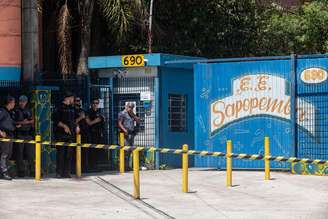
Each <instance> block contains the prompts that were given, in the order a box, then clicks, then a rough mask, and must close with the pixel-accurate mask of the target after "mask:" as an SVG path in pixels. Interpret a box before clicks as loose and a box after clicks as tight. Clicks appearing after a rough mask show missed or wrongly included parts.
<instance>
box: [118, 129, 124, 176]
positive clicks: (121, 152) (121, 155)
mask: <svg viewBox="0 0 328 219" xmlns="http://www.w3.org/2000/svg"><path fill="white" fill-rule="evenodd" d="M119 142H120V146H121V147H122V148H121V149H120V173H124V169H125V167H124V149H123V147H124V133H123V132H120V135H119Z"/></svg>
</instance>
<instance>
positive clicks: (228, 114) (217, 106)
mask: <svg viewBox="0 0 328 219" xmlns="http://www.w3.org/2000/svg"><path fill="white" fill-rule="evenodd" d="M274 59H275V60H268V59H266V60H260V59H259V60H257V61H256V60H252V61H247V60H246V59H244V60H243V59H241V60H239V61H236V60H233V62H229V61H228V60H227V62H225V61H224V60H221V61H220V63H211V64H197V65H196V66H195V81H194V84H195V106H196V107H195V136H194V137H195V149H196V150H209V151H221V152H226V141H227V140H232V141H233V152H234V153H246V154H263V153H264V150H263V142H264V137H265V136H269V137H270V140H271V142H270V143H271V145H270V150H271V155H274V156H286V157H290V156H298V157H303V158H311V159H328V116H327V115H328V80H325V81H324V82H321V83H315V84H309V83H304V81H302V80H301V73H302V72H303V71H304V70H305V69H309V68H321V69H323V70H324V71H327V70H328V58H320V57H310V56H301V57H299V58H297V59H293V58H292V57H281V60H279V58H277V57H276V58H274ZM294 66H295V67H294ZM326 74H327V72H326ZM263 77H265V78H266V79H264V80H263V81H262V84H261V85H259V84H260V83H259V78H263ZM294 81H296V83H294ZM262 88H263V89H262ZM263 98H264V100H263V102H260V101H259V100H261V99H263ZM245 99H247V101H246V102H242V103H244V105H242V104H241V102H240V100H245ZM269 99H271V100H270V101H271V102H269ZM274 100H277V102H276V103H280V102H281V103H282V104H281V106H282V107H281V108H280V107H279V106H280V105H279V104H276V105H275V107H273V103H274ZM252 101H253V104H254V107H253V108H252V106H251V104H249V102H252ZM265 101H267V102H265ZM294 101H295V107H296V109H295V107H293V102H294ZM237 103H238V104H239V105H238V104H237ZM246 103H248V107H245V108H242V110H241V106H243V107H244V106H247V104H246ZM262 103H263V105H261V104H262ZM269 103H270V104H269ZM266 104H267V105H266ZM238 107H239V109H238ZM237 109H238V110H237ZM243 110H244V111H243ZM237 111H238V113H239V114H238V113H236V112H237ZM296 121H297V123H296ZM263 164H264V162H263V161H253V160H240V159H234V160H233V166H234V167H235V168H263ZM195 166H197V167H219V168H225V159H222V158H215V157H196V158H195ZM272 167H273V168H286V167H289V164H287V163H282V162H273V163H272Z"/></svg>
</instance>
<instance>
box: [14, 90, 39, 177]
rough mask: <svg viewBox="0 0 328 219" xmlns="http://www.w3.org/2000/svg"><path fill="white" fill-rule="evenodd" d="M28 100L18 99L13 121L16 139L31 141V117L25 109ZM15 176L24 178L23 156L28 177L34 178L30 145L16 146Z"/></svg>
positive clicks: (29, 111)
mask: <svg viewBox="0 0 328 219" xmlns="http://www.w3.org/2000/svg"><path fill="white" fill-rule="evenodd" d="M27 103H28V98H27V97H26V96H25V95H22V96H20V97H19V106H18V107H17V108H16V109H14V114H13V119H14V121H15V125H16V138H17V139H24V140H33V133H32V131H33V123H34V119H33V115H32V111H31V109H29V108H28V107H27ZM15 147H16V149H17V150H16V163H17V175H18V176H19V177H24V176H25V171H24V154H25V155H26V158H27V161H28V167H29V173H30V176H34V169H35V168H34V157H35V156H34V155H35V147H34V146H33V145H32V144H16V145H15Z"/></svg>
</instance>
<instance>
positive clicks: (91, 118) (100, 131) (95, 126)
mask: <svg viewBox="0 0 328 219" xmlns="http://www.w3.org/2000/svg"><path fill="white" fill-rule="evenodd" d="M86 121H87V124H88V125H89V130H90V140H91V143H93V144H103V143H104V124H105V117H104V116H103V115H102V114H101V112H100V109H99V99H98V98H94V99H92V101H91V107H90V109H89V111H88V115H87V117H86ZM89 154H90V160H89V164H90V166H91V168H92V169H93V170H95V171H97V170H98V167H97V162H98V159H100V157H99V156H100V155H101V154H103V151H99V149H96V148H90V151H89Z"/></svg>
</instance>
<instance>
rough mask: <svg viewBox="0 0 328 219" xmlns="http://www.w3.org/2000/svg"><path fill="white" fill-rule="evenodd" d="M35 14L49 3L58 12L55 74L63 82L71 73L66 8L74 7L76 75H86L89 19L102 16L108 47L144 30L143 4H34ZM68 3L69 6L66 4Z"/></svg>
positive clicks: (94, 0)
mask: <svg viewBox="0 0 328 219" xmlns="http://www.w3.org/2000/svg"><path fill="white" fill-rule="evenodd" d="M38 2H39V6H38V8H39V11H40V12H41V13H42V4H45V3H52V4H55V5H56V8H57V9H59V13H58V17H57V41H58V45H59V51H58V55H59V70H60V72H61V74H62V76H63V78H64V79H65V78H66V77H67V75H69V74H71V73H72V72H74V70H73V65H72V60H71V59H72V54H71V50H72V48H71V26H70V25H71V20H72V18H71V15H70V8H69V5H72V4H77V8H78V14H79V17H78V20H79V26H80V42H79V44H80V46H79V47H80V54H79V57H78V60H77V61H78V62H77V63H78V64H77V69H76V74H77V75H78V76H83V75H88V74H89V71H88V56H89V50H90V38H91V37H90V35H91V22H92V18H93V16H99V15H100V16H103V17H104V18H105V20H106V22H107V27H108V29H109V30H110V31H111V32H112V33H114V36H115V39H113V42H112V43H115V44H119V43H121V42H123V41H124V40H125V38H126V37H125V36H126V34H127V33H128V32H129V31H130V30H131V28H132V27H135V26H136V25H138V26H141V27H142V30H145V25H146V22H145V18H146V16H147V12H146V9H145V8H146V7H145V2H144V1H143V0H75V1H73V0H60V1H45V0H38ZM68 2H69V3H70V4H68ZM95 4H98V6H99V8H100V11H101V13H100V14H99V15H98V14H94V8H95ZM57 9H56V10H57Z"/></svg>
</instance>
